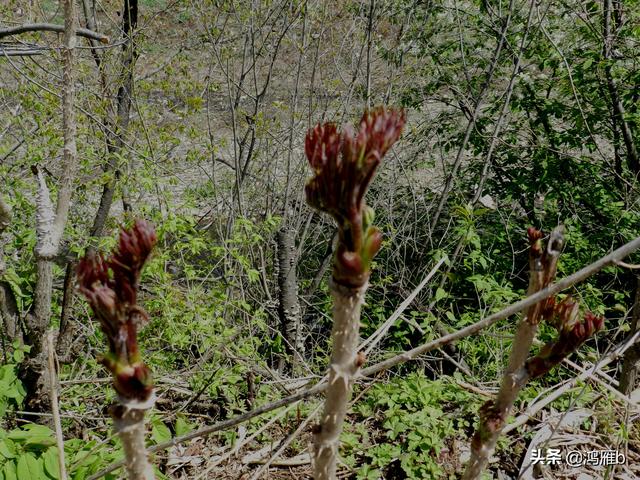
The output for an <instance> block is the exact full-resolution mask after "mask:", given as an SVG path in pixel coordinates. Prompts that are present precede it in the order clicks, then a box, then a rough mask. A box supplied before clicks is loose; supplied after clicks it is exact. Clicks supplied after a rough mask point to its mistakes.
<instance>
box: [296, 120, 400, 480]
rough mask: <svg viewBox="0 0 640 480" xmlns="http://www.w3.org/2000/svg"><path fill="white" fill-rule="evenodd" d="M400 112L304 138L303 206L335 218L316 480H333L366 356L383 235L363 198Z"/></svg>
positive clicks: (323, 128) (321, 128)
mask: <svg viewBox="0 0 640 480" xmlns="http://www.w3.org/2000/svg"><path fill="white" fill-rule="evenodd" d="M404 124H405V116H404V113H403V112H398V111H395V110H387V109H384V108H377V109H375V110H373V111H369V112H366V113H365V114H364V115H363V116H362V119H361V120H360V128H359V130H358V131H357V132H355V131H354V129H353V128H352V127H350V126H345V127H343V128H342V130H340V129H338V127H337V126H336V125H335V124H333V123H325V124H323V125H317V126H316V127H315V128H313V129H312V130H310V131H309V132H308V133H307V137H306V139H305V153H306V155H307V158H308V159H309V163H310V164H311V168H312V169H313V171H314V176H313V178H311V180H309V182H308V183H307V185H306V188H305V192H306V196H307V203H308V204H309V205H310V206H311V207H313V208H316V209H318V210H320V211H321V212H324V213H327V214H329V215H331V216H332V217H333V219H334V220H335V221H336V224H337V226H338V242H337V244H336V246H335V251H334V259H333V275H332V278H331V282H330V290H331V297H332V299H333V328H332V332H331V337H332V340H333V350H332V353H331V359H330V362H329V387H328V388H327V391H326V399H325V406H324V412H323V414H322V417H321V419H320V423H319V424H318V425H317V426H316V428H315V430H314V436H313V444H314V445H313V446H314V448H313V469H314V477H315V479H316V480H327V479H334V478H336V459H337V453H338V446H339V437H340V432H341V431H342V424H343V421H344V417H345V415H346V413H347V404H348V402H349V397H350V393H351V384H352V381H353V378H354V376H355V375H356V373H357V371H358V369H359V368H360V367H361V366H362V364H363V362H364V358H363V356H362V355H359V354H358V352H357V345H358V340H359V331H360V309H361V307H362V303H363V301H364V295H365V292H366V290H367V286H368V281H369V275H370V273H371V261H372V259H373V257H374V256H375V255H376V253H378V250H380V245H381V243H382V233H381V232H380V230H379V229H378V228H376V227H375V226H373V221H374V212H373V210H372V209H371V208H369V207H367V205H366V202H365V199H364V196H365V193H366V192H367V189H368V188H369V185H370V184H371V180H372V179H373V176H374V174H375V172H376V169H377V168H378V165H380V161H381V160H382V157H383V156H384V155H385V153H386V152H387V151H388V150H389V148H391V146H392V145H393V144H394V143H395V141H396V140H398V138H399V137H400V134H401V132H402V128H403V126H404Z"/></svg>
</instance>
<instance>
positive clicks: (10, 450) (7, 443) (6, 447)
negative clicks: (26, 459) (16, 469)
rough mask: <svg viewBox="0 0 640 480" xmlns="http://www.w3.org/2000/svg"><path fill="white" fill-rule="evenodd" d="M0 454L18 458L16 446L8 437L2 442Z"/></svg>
mask: <svg viewBox="0 0 640 480" xmlns="http://www.w3.org/2000/svg"><path fill="white" fill-rule="evenodd" d="M0 455H2V456H3V457H4V458H6V459H10V458H16V447H15V446H14V444H13V442H12V441H11V440H9V439H8V438H7V439H5V440H2V441H1V442H0Z"/></svg>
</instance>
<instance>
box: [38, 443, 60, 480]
mask: <svg viewBox="0 0 640 480" xmlns="http://www.w3.org/2000/svg"><path fill="white" fill-rule="evenodd" d="M42 461H43V462H44V471H45V472H46V473H47V475H49V477H51V478H53V479H54V480H59V478H60V465H59V464H58V448H57V447H50V448H49V449H48V450H47V451H46V452H44V454H43V455H42Z"/></svg>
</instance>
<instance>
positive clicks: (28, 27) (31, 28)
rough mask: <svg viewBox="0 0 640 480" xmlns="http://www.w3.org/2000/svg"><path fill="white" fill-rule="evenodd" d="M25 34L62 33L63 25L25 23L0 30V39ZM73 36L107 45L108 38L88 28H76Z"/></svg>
mask: <svg viewBox="0 0 640 480" xmlns="http://www.w3.org/2000/svg"><path fill="white" fill-rule="evenodd" d="M27 32H56V33H64V25H55V24H53V23H26V24H24V25H18V26H16V27H8V28H1V29H0V38H3V37H8V36H10V35H19V34H21V33H27ZM75 34H76V35H77V36H79V37H85V38H89V39H92V40H97V41H99V42H102V43H109V37H107V36H106V35H103V34H102V33H98V32H94V31H93V30H89V29H88V28H78V29H76V32H75Z"/></svg>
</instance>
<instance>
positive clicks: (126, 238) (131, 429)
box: [77, 220, 156, 480]
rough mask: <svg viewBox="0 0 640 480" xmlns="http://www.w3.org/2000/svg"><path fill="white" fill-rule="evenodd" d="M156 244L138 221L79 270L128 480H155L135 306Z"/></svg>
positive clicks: (140, 314) (149, 392) (149, 397)
mask: <svg viewBox="0 0 640 480" xmlns="http://www.w3.org/2000/svg"><path fill="white" fill-rule="evenodd" d="M155 243H156V234H155V231H154V229H153V226H152V225H150V224H149V223H147V222H145V221H144V220H137V221H136V222H135V224H134V226H133V227H132V228H131V229H123V230H122V231H121V232H120V239H119V242H118V246H117V247H116V248H115V250H114V251H113V253H112V254H111V256H110V257H109V258H106V259H105V258H104V257H103V256H102V255H101V254H96V253H89V254H88V255H87V256H85V257H84V258H82V259H81V260H80V263H79V264H78V270H77V275H78V284H79V288H80V291H81V292H82V294H83V295H84V296H85V297H86V298H87V301H88V302H89V304H90V305H91V309H92V310H93V314H94V315H95V317H96V319H97V320H98V321H99V322H100V327H101V328H102V332H103V333H104V335H105V337H106V339H107V343H108V346H109V350H108V351H107V353H105V354H104V356H103V357H102V358H101V359H100V362H101V363H102V364H103V365H104V366H105V367H106V368H107V369H108V370H109V371H110V372H111V373H112V374H113V388H114V389H115V390H116V392H117V394H118V403H117V404H115V405H113V406H112V407H111V408H110V413H111V416H112V417H113V421H114V426H115V430H116V432H117V433H118V435H119V436H120V439H121V440H122V444H123V447H124V453H125V462H126V463H125V465H126V469H127V475H128V478H129V480H152V479H153V478H154V474H153V469H152V467H151V464H150V463H149V460H148V458H147V452H146V448H145V443H144V438H145V425H144V415H145V412H146V410H148V409H149V408H151V407H152V406H153V403H154V400H155V395H154V391H153V384H152V382H151V372H150V370H149V368H148V367H147V366H146V365H145V363H144V362H143V361H142V356H141V354H140V350H139V348H138V330H139V329H140V327H141V326H142V325H144V324H145V323H146V322H147V320H148V315H147V313H146V312H145V311H144V309H143V308H142V307H141V306H139V305H138V303H137V292H138V286H139V281H140V273H141V271H142V267H143V266H144V263H145V262H146V260H147V258H148V257H149V254H150V253H151V250H152V249H153V246H154V245H155Z"/></svg>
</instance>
